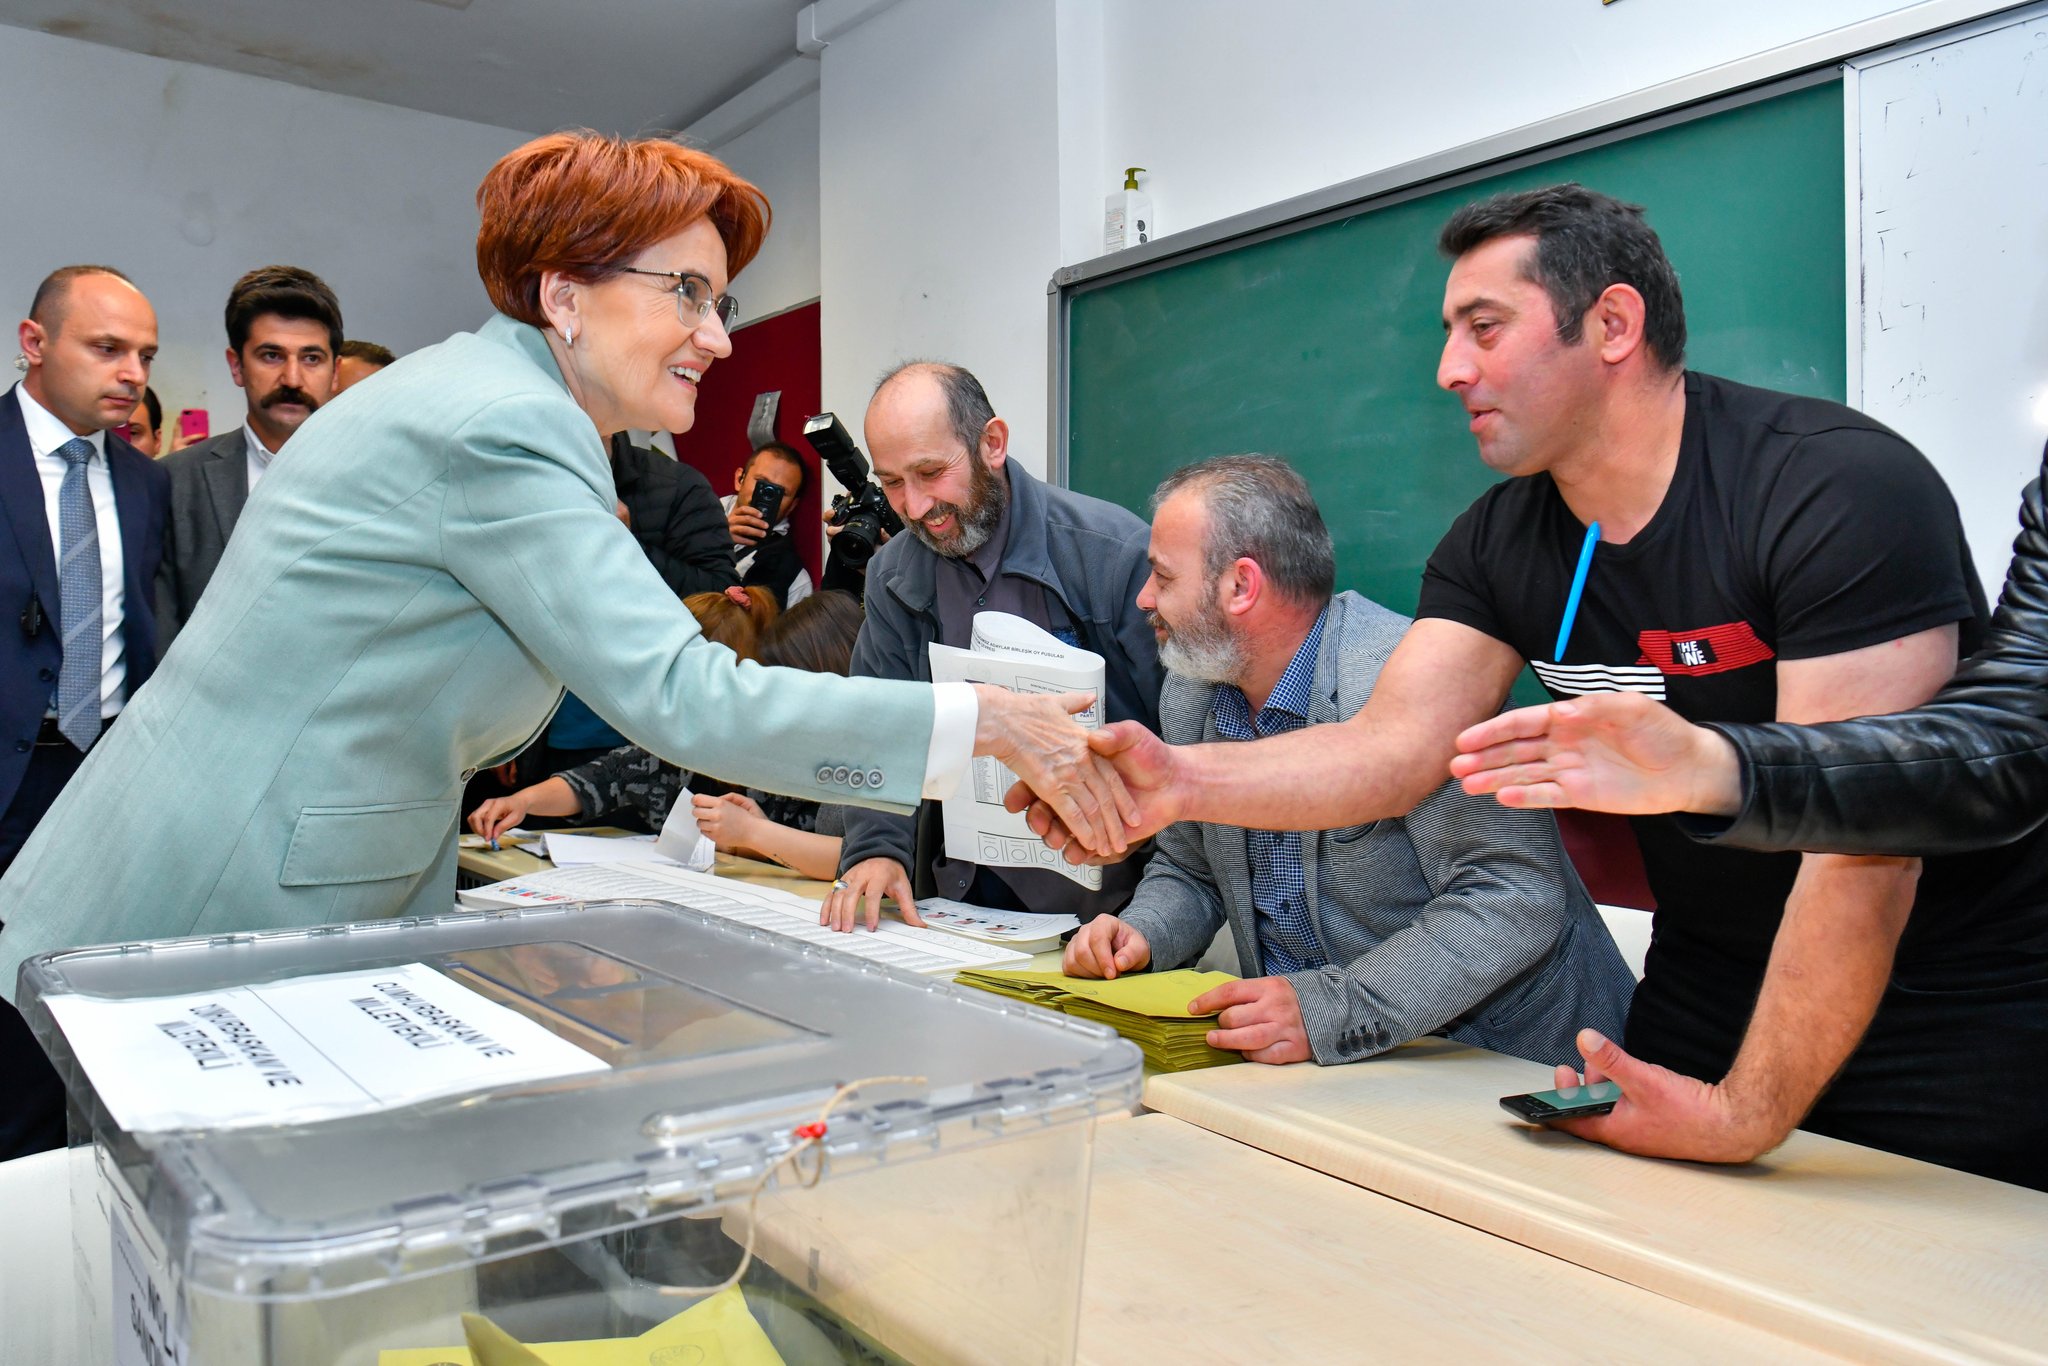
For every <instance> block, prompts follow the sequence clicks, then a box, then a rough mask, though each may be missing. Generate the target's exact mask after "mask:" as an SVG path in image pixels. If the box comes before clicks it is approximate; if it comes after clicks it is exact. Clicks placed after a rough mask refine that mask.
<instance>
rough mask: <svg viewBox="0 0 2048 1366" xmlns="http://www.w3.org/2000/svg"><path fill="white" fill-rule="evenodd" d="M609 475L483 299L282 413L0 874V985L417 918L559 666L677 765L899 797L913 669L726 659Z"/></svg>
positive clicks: (621, 724) (913, 733) (523, 336)
mask: <svg viewBox="0 0 2048 1366" xmlns="http://www.w3.org/2000/svg"><path fill="white" fill-rule="evenodd" d="M617 498H618V495H617V492H616V490H615V489H614V487H613V484H612V472H611V464H610V461H609V459H608V458H607V456H606V452H605V447H604V443H603V442H602V441H601V440H599V439H598V434H597V430H596V428H595V427H594V426H592V425H591V421H590V418H589V417H588V416H586V415H585V413H584V412H583V410H582V409H581V408H579V407H577V406H576V404H575V403H574V402H573V401H572V400H571V399H570V397H569V394H568V392H567V389H566V386H565V385H564V383H563V380H562V376H561V372H560V370H558V369H557V368H556V365H555V361H554V357H553V355H552V354H551V353H550V352H549V350H548V347H547V343H546V341H545V340H544V339H543V338H542V336H541V334H540V333H539V332H538V331H536V330H535V329H534V328H531V327H528V326H526V325H525V324H524V323H518V322H514V321H513V320H512V319H510V318H503V317H500V318H494V319H492V320H491V321H490V322H488V323H486V324H485V325H484V326H483V327H482V328H481V329H479V330H478V331H477V332H475V333H473V334H471V333H463V334H458V335H457V336H455V337H452V338H450V339H449V340H448V341H446V342H443V343H441V344H440V345H438V346H431V347H427V348H426V349H424V350H421V351H415V352H414V353H412V354H411V355H409V356H407V357H405V358H404V359H403V360H401V361H399V362H398V363H397V364H396V365H393V366H392V367H391V368H390V369H388V370H386V371H385V372H384V373H383V374H381V375H379V376H378V377H377V382H376V383H374V384H362V385H358V386H356V387H355V388H353V389H350V390H348V391H347V392H345V393H343V394H342V395H341V397H339V398H337V399H335V400H334V401H333V402H332V403H329V404H328V405H327V406H325V407H324V408H322V409H321V410H320V411H319V412H318V413H316V414H314V415H313V417H312V418H311V419H310V420H309V421H308V422H307V423H306V425H305V426H304V427H302V428H300V429H299V431H298V433H297V434H296V435H295V436H293V437H292V445H291V458H290V459H289V460H280V461H279V462H278V463H277V466H276V468H274V469H273V470H271V472H270V473H269V474H268V475H266V476H265V477H264V479H263V482H262V483H261V484H259V485H258V486H257V487H256V491H255V492H254V493H253V494H252V495H251V496H250V498H249V503H248V506H247V507H246V508H245V509H244V510H243V514H242V519H241V526H240V528H239V530H238V531H237V533H236V535H235V536H234V538H233V540H232V541H231V542H230V543H229V545H228V548H227V553H226V554H225V555H224V556H223V557H222V558H221V562H220V568H219V572H218V573H216V574H215V575H214V579H213V582H212V584H211V585H210V586H209V587H208V589H207V592H206V596H205V599H204V600H203V601H202V602H201V603H200V604H199V608H198V610H197V611H195V612H194V613H193V614H192V617H191V620H189V621H187V622H186V623H185V630H184V632H183V633H182V634H181V635H179V637H178V640H177V643H176V644H175V645H173V646H172V647H171V650H170V653H169V654H168V655H166V656H165V657H164V660H163V663H162V664H161V665H159V666H158V668H157V671H156V673H155V675H154V676H153V677H152V678H151V679H150V680H149V683H148V684H147V685H146V686H144V687H143V688H141V689H139V690H138V691H137V692H136V694H135V696H134V698H133V699H132V700H131V701H130V702H129V704H128V706H127V708H126V710H124V711H123V712H122V714H121V719H120V722H119V723H118V724H117V725H115V726H114V727H113V729H112V730H110V731H108V732H107V734H106V736H105V737H104V738H103V739H102V740H101V741H100V742H99V743H98V744H97V745H95V746H93V750H92V753H90V754H88V755H87V756H86V758H85V762H84V763H83V765H81V766H80V768H79V770H78V773H77V776H75V777H74V778H73V779H72V780H71V783H70V785H69V786H67V787H66V788H65V789H64V792H63V794H62V795H61V796H59V797H58V799H57V801H56V803H55V804H54V805H53V806H51V808H50V811H49V814H48V815H47V816H45V817H44V818H43V821H42V823H41V825H40V826H39V827H38V828H37V829H36V832H35V834H34V835H33V836H31V837H30V839H29V841H28V843H27V845H26V846H24V847H23V849H22V851H21V854H20V855H19V857H17V858H16V860H15V862H14V865H13V867H12V868H10V869H9V870H8V872H7V875H6V877H5V878H4V879H0V919H4V920H5V921H6V928H5V929H4V930H0V983H6V984H12V983H13V982H14V981H15V966H16V964H17V963H19V962H20V960H21V959H22V958H24V957H26V956H28V955H29V954H32V953H39V952H41V951H43V950H45V949H54V948H62V947H66V946H70V945H77V944H96V943H107V942H110V941H122V942H126V941H129V940H137V939H147V938H152V937H157V936H169V935H193V934H221V933H227V932H231V931H238V930H261V929H269V928H283V927H288V926H302V925H315V924H320V923H322V922H327V921H341V920H361V919H367V918H370V917H374V916H384V915H395V914H407V915H439V914H443V913H445V912H447V911H448V910H450V909H451V908H452V907H453V905H454V900H455V817H456V804H457V800H458V799H459V797H460V796H461V793H462V783H463V779H464V778H465V777H466V776H468V774H469V772H470V771H471V770H473V769H475V768H478V767H481V766H483V765H485V764H488V763H492V762H495V761H497V760H499V759H502V758H504V757H506V756H509V755H511V754H515V753H517V752H518V751H519V750H520V749H522V748H524V746H525V744H526V742H527V741H528V740H529V739H530V738H531V737H532V736H533V735H534V734H535V733H536V732H537V731H538V730H539V729H540V728H541V727H542V726H543V725H545V724H546V723H547V719H548V716H549V714H550V713H551V712H552V711H553V710H554V707H555V704H556V703H557V701H559V700H560V698H561V695H562V689H563V686H564V685H565V684H566V685H567V686H568V687H571V688H573V689H574V690H575V692H576V695H577V696H578V697H581V698H582V699H584V701H586V702H588V703H589V704H590V706H591V708H592V709H593V710H594V711H596V712H597V714H598V715H599V716H602V717H603V718H604V719H605V720H607V721H609V722H611V724H612V725H614V726H615V727H617V728H618V729H619V730H621V731H623V732H624V733H625V734H626V736H627V737H628V738H629V739H631V740H632V741H633V742H634V743H635V744H638V745H640V746H642V747H643V748H646V749H649V750H652V751H653V752H654V753H656V754H659V755H661V756H663V757H664V758H667V759H669V760H671V761H673V762H675V763H677V764H679V765H681V766H683V767H685V768H689V769H693V770H695V771H697V772H700V773H708V774H711V775H713V776H715V777H719V778H722V779H725V780H727V781H730V782H733V783H738V784H744V785H746V786H749V787H758V788H762V789H764V790H766V791H770V792H783V793H788V794H790V795H793V796H799V797H807V798H810V799H812V800H825V801H834V802H861V803H867V804H871V805H876V806H886V807H892V808H894V809H896V810H899V811H908V810H910V809H911V808H913V807H915V806H916V804H917V802H918V799H919V797H920V795H921V794H922V791H923V788H924V770H925V763H926V752H927V750H928V748H929V746H930V741H931V726H932V693H931V689H930V688H929V687H924V686H919V685H915V684H910V683H888V682H883V681H881V680H879V679H872V678H856V679H847V678H840V677H838V676H837V675H831V674H814V673H804V672H801V671H798V670H795V669H764V668H762V667H761V666H759V665H757V664H751V663H748V664H742V663H739V662H737V661H735V660H734V658H733V654H732V651H730V650H728V649H726V648H725V647H724V646H722V645H713V644H711V643H710V642H708V641H706V640H705V639H704V637H703V636H702V634H700V633H699V632H698V630H697V623H696V621H695V619H694V618H692V617H691V615H690V613H689V611H688V610H687V609H686V608H684V606H683V605H682V603H680V602H678V601H677V600H676V595H675V594H674V593H672V592H670V591H669V589H668V585H667V584H665V583H663V582H662V581H661V578H660V576H659V575H658V574H656V573H655V571H654V567H653V566H652V565H650V564H649V563H648V562H647V556H646V555H644V554H642V553H641V550H640V547H639V545H638V544H637V543H636V542H635V541H634V539H633V533H632V532H630V531H628V530H627V529H626V528H625V527H624V526H622V525H620V523H619V519H618V518H617V517H616V516H615V515H614V508H615V507H616V505H617ZM734 717H744V718H746V723H745V724H744V725H735V724H734V722H733V718H734Z"/></svg>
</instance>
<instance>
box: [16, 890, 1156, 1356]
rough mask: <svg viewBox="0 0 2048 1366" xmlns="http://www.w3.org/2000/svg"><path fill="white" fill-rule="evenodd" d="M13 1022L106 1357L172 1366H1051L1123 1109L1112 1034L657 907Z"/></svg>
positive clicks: (55, 987) (236, 970)
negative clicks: (96, 1242)
mask: <svg viewBox="0 0 2048 1366" xmlns="http://www.w3.org/2000/svg"><path fill="white" fill-rule="evenodd" d="M22 987H23V990H22V991H21V993H20V999H21V1001H22V1003H23V1009H24V1014H25V1015H26V1016H27V1017H28V1020H29V1023H30V1026H31V1028H32V1029H33V1030H34V1031H35V1032H36V1035H37V1037H38V1038H39V1039H40V1040H41V1041H42V1043H43V1045H44V1047H45V1048H46V1049H47V1050H48V1051H49V1053H50V1056H51V1058H52V1059H53V1061H54V1062H55V1063H56V1065H57V1068H58V1070H59V1072H60V1073H61V1074H62V1075H63V1076H64V1078H65V1081H66V1084H67V1086H68V1087H69V1090H70V1095H71V1101H72V1107H73V1125H74V1132H78V1131H79V1130H81V1129H83V1130H87V1131H89V1132H90V1134H91V1137H92V1140H93V1142H94V1144H95V1147H96V1153H95V1158H96V1163H97V1167H98V1180H97V1183H96V1186H95V1188H94V1189H95V1199H96V1201H97V1204H98V1205H99V1206H100V1208H101V1209H103V1211H104V1214H105V1218H104V1219H103V1220H100V1219H98V1218H97V1215H96V1216H95V1221H94V1225H96V1227H93V1226H91V1225H89V1224H88V1222H87V1221H75V1223H76V1224H77V1227H78V1228H79V1230H81V1231H80V1232H78V1233H77V1234H75V1236H76V1237H79V1238H87V1237H97V1238H99V1239H100V1240H101V1245H100V1255H99V1256H98V1257H97V1258H88V1257H86V1256H84V1255H82V1254H81V1255H79V1256H78V1257H77V1258H76V1261H77V1262H78V1264H79V1265H80V1266H85V1265H88V1264H89V1263H93V1262H104V1261H105V1260H106V1252H105V1249H106V1246H107V1240H109V1239H111V1246H112V1263H113V1269H112V1275H111V1280H112V1285H111V1286H109V1285H107V1284H105V1283H104V1281H102V1283H101V1284H99V1285H95V1286H90V1287H81V1290H82V1293H85V1294H88V1295H89V1296H90V1297H91V1302H93V1303H96V1304H97V1305H99V1306H100V1308H101V1312H102V1313H103V1314H104V1319H105V1323H104V1325H103V1331H102V1332H101V1333H100V1337H101V1338H102V1339H104V1338H105V1337H106V1336H107V1335H109V1334H110V1335H111V1336H112V1338H113V1339H114V1359H115V1360H163V1361H172V1360H175V1361H177V1362H179V1363H181V1366H183V1363H187V1362H189V1363H193V1366H285V1364H287V1363H289V1366H302V1364H304V1363H328V1362H333V1363H346V1364H347V1366H436V1364H438V1363H451V1364H453V1366H461V1364H462V1363H472V1362H474V1363H478V1364H479V1366H488V1364H490V1363H512V1362H517V1363H522V1364H526V1363H532V1362H535V1361H542V1362H554V1363H592V1364H593V1366H594V1364H595V1363H608V1362H619V1363H625V1362H633V1363H643V1362H663V1363H685V1362H701V1363H705V1366H716V1364H717V1363H732V1364H733V1366H740V1364H741V1363H749V1364H751V1363H756V1362H762V1363H768V1362H784V1363H790V1364H791V1366H797V1364H798V1363H812V1362H840V1361H858V1362H892V1361H911V1362H1000V1363H1009V1362H1017V1363H1041V1362H1065V1361H1070V1360H1072V1358H1073V1353H1074V1340H1075V1318H1076V1313H1077V1310H1078V1305H1079V1298H1080V1283H1081V1281H1080V1278H1081V1253H1082V1238H1083V1232H1084V1223H1085V1218H1086V1213H1087V1203H1088V1176H1089V1155H1090V1147H1091V1143H1092V1139H1093V1132H1094V1119H1095V1117H1096V1116H1097V1115H1100V1114H1106V1113H1111V1112H1120V1111H1125V1110H1128V1109H1130V1108H1131V1107H1132V1106H1133V1104H1134V1103H1135V1102H1136V1099H1137V1093H1138V1085H1139V1067H1140V1063H1139V1056H1138V1053H1137V1050H1136V1049H1135V1048H1133V1047H1132V1046H1131V1045H1130V1044H1128V1043H1125V1042H1124V1041H1122V1040H1120V1039H1118V1038H1116V1037H1115V1036H1114V1035H1113V1034H1112V1033H1110V1032H1109V1031H1108V1030H1106V1029H1103V1028H1101V1027H1099V1026H1096V1025H1092V1024H1088V1023H1085V1022H1082V1021H1077V1020H1073V1019H1070V1018H1068V1017H1065V1016H1060V1015H1056V1014H1053V1013H1052V1012H1049V1011H1043V1010H1039V1009H1037V1008H1035V1007H1030V1006H1025V1005H1019V1004H1016V1003H1012V1002H1007V1001H1004V1000H1002V999H1001V998H999V997H995V996H991V995H988V994H986V993H982V992H975V991H969V990H965V989H961V988H956V987H954V986H952V985H950V984H948V983H945V982H938V981H933V980H930V979H928V978H923V977H917V976H913V975H911V974H908V973H904V972H900V971H898V970H895V969H892V968H888V967H884V966H880V965H876V964H872V963H869V962H867V961H865V960H862V959H858V958H854V957H852V956H850V955H845V954H841V953H838V952H835V951H832V950H829V949H823V948H816V947H812V946H810V945H806V944H803V943H800V942H798V941H794V940H791V939H788V938H783V937H779V936H775V935H771V934H768V933H766V932H764V931H759V930H754V929H750V928H747V927H743V926H737V925H734V924H731V923H730V922H725V921H720V920H716V919H713V918H711V917H709V916H706V915H702V914H699V913H697V912H694V911H690V910H687V909H684V908H680V907H675V906H669V905H663V904H656V903H650V902H619V903H608V904H601V905H576V906H567V907H542V908H522V909H519V910H510V911H491V912H481V913H474V914H458V915H451V916H446V917H441V918H435V919H417V920H399V921H378V922H369V923H364V924H356V925H334V926H321V927H318V928H315V929H310V930H304V931H287V932H277V933H263V934H243V935H226V936H216V937H213V938H206V939H187V940H164V941H158V942H154V943H148V944H129V945H121V946H114V947H106V948H95V949H80V950H72V951H67V952H62V953H55V954H48V955H45V956H43V957H40V958H37V959H34V960H32V961H30V962H29V963H28V964H26V965H24V967H23V969H22ZM76 1204H77V1202H76V1201H74V1206H75V1207H76ZM89 1227H93V1231H86V1230H88V1228H89ZM124 1353H125V1355H124Z"/></svg>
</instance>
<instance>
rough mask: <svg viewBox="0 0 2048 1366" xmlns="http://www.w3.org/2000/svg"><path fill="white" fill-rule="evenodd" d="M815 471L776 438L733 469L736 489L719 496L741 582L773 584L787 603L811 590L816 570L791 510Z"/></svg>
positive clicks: (799, 599)
mask: <svg viewBox="0 0 2048 1366" xmlns="http://www.w3.org/2000/svg"><path fill="white" fill-rule="evenodd" d="M809 477H810V471H809V469H808V468H806V466H805V465H804V462H803V458H802V457H801V456H799V455H798V454H797V453H796V452H795V451H793V450H791V449H790V448H789V447H787V446H785V445H783V444H782V443H781V442H779V441H770V442H769V443H767V444H766V445H764V446H760V447H758V448H756V450H755V451H754V453H753V455H751V456H749V457H748V458H747V463H746V464H744V465H742V466H741V467H740V469H739V472H738V473H736V474H735V475H733V490H734V491H733V492H732V493H729V494H727V495H726V496H725V497H724V498H722V499H721V500H719V501H720V505H721V506H723V507H724V509H725V525H726V528H727V530H728V531H729V532H730V533H731V536H732V556H733V562H734V564H735V565H736V566H737V567H738V569H739V573H740V582H741V583H742V584H744V585H745V586H746V587H748V588H765V589H767V590H768V591H769V592H770V593H772V594H774V596H775V601H776V602H777V603H778V604H779V605H781V606H783V607H794V606H796V605H797V604H798V603H799V602H802V601H803V600H804V599H805V598H807V597H809V596H810V595H811V588H812V584H811V574H810V571H809V570H807V569H805V568H804V562H803V557H802V556H801V555H799V554H798V553H797V548H796V540H795V538H793V537H792V536H791V535H790V534H789V514H790V511H791V510H792V509H793V508H795V507H796V500H797V497H798V495H799V494H801V493H802V492H803V490H804V481H805V480H806V479H807V478H809ZM771 518H772V519H773V521H772V523H771V520H770V519H771Z"/></svg>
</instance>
